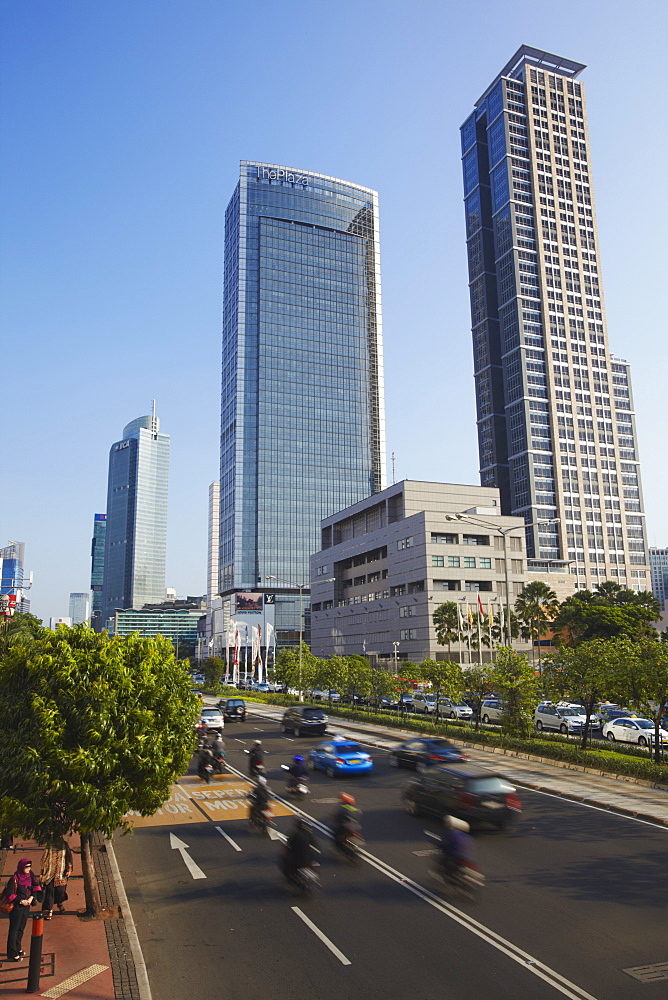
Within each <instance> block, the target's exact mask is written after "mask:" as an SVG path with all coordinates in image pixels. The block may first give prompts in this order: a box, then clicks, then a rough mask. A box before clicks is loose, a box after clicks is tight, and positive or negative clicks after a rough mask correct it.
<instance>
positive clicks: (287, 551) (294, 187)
mask: <svg viewBox="0 0 668 1000" xmlns="http://www.w3.org/2000/svg"><path fill="white" fill-rule="evenodd" d="M384 433H385V431H384V402H383V357H382V334H381V299H380V263H379V237H378V198H377V195H376V193H375V192H374V191H371V190H369V189H368V188H364V187H360V186H358V185H356V184H350V183H348V182H346V181H342V180H337V179H336V178H334V177H327V176H325V175H323V174H316V173H311V172H309V171H303V170H294V169H292V168H289V167H282V166H276V165H275V164H266V163H255V162H248V161H243V162H242V163H241V171H240V179H239V184H238V186H237V188H236V190H235V192H234V194H233V196H232V198H231V200H230V203H229V205H228V208H227V213H226V219H225V275H224V308H223V361H222V400H221V444H220V567H219V583H220V592H221V593H222V594H226V593H228V594H229V593H232V592H233V591H238V590H267V591H272V592H276V593H277V594H278V596H277V600H276V629H277V637H278V639H279V643H280V642H282V641H290V640H291V639H292V638H294V636H290V637H288V636H287V634H285V633H286V632H287V631H289V632H294V630H296V629H297V628H298V611H296V608H297V604H298V602H297V601H296V600H295V598H294V588H290V587H284V583H276V582H275V581H272V580H270V579H268V578H269V577H270V576H275V577H277V578H279V580H281V581H287V583H288V584H290V583H294V584H307V583H308V582H309V578H308V571H309V556H310V554H311V553H312V552H314V551H316V550H317V549H318V548H319V547H320V540H319V526H320V520H321V518H323V517H326V516H327V515H328V514H332V513H334V512H335V511H337V510H341V509H342V508H344V507H347V506H349V505H350V504H352V503H355V502H356V501H358V500H362V499H363V498H365V497H367V496H369V495H370V494H371V493H375V492H377V491H379V490H380V489H382V488H383V487H384V485H385V464H384V463H385V458H384V451H385V441H384ZM283 588H284V589H285V593H284V594H283V595H280V593H279V592H280V590H281V589H283ZM291 591H292V594H291V593H290V592H291ZM282 633H283V634H282Z"/></svg>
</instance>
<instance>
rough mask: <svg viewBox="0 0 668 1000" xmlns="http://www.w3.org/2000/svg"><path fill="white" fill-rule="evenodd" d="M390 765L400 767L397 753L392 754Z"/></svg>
mask: <svg viewBox="0 0 668 1000" xmlns="http://www.w3.org/2000/svg"><path fill="white" fill-rule="evenodd" d="M390 767H399V758H398V757H397V756H396V754H393V753H391V754H390Z"/></svg>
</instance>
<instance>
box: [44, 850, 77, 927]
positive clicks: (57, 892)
mask: <svg viewBox="0 0 668 1000" xmlns="http://www.w3.org/2000/svg"><path fill="white" fill-rule="evenodd" d="M73 868H74V863H73V858H72V851H71V850H70V846H69V844H68V843H67V842H66V841H65V840H62V839H61V840H60V841H59V842H58V843H56V844H52V845H51V846H49V847H47V848H45V850H44V853H43V854H42V861H41V871H40V881H41V883H42V889H43V891H44V895H43V897H42V913H43V914H44V919H45V920H50V919H51V917H52V916H53V905H54V903H55V904H56V906H57V907H58V909H59V911H60V912H61V913H64V912H65V908H64V906H63V903H64V902H65V900H66V899H67V880H68V878H69V877H70V875H71V874H72V869H73Z"/></svg>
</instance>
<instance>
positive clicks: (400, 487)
mask: <svg viewBox="0 0 668 1000" xmlns="http://www.w3.org/2000/svg"><path fill="white" fill-rule="evenodd" d="M524 536H525V525H524V521H523V519H522V518H520V517H505V516H502V515H501V505H500V497H499V491H498V489H496V488H493V487H482V486H457V485H448V484H443V483H422V482H413V481H410V480H405V481H404V482H400V483H395V484H394V485H393V486H390V487H389V488H388V489H386V490H383V491H382V492H380V493H376V494H374V495H373V496H370V497H368V498H367V499H366V500H362V501H361V502H360V503H356V504H353V505H352V506H351V507H347V508H346V509H345V510H342V511H339V513H337V514H334V515H332V516H331V517H327V518H325V519H324V520H322V521H321V539H322V547H321V550H320V551H319V552H317V553H316V554H315V555H313V556H312V557H311V614H310V618H311V621H310V638H311V649H312V651H313V653H314V654H315V655H316V656H332V655H335V654H339V655H345V656H347V655H350V654H353V653H358V654H363V655H367V656H368V657H369V658H370V659H371V660H372V662H373V661H388V660H393V659H395V658H396V659H397V661H399V660H410V661H412V662H413V663H419V662H421V661H422V660H424V659H433V660H442V659H448V658H452V659H456V660H460V661H461V662H463V663H465V662H468V660H469V650H468V645H467V643H466V641H464V642H461V643H460V642H459V641H455V642H453V643H452V644H451V648H450V651H448V648H447V646H441V645H439V644H438V642H437V641H436V630H435V627H434V622H433V617H432V616H433V612H434V609H435V608H437V607H438V606H439V605H440V604H443V603H444V602H446V601H453V602H455V603H457V604H458V605H459V606H460V609H461V614H462V618H463V620H465V621H466V620H468V619H469V613H470V615H471V616H473V615H475V614H476V613H477V612H478V611H479V610H480V609H481V610H482V611H483V612H484V616H485V619H484V620H485V625H484V626H483V634H484V630H485V628H486V627H487V622H488V615H489V613H490V611H491V614H492V619H493V622H496V623H497V626H498V623H499V622H500V620H501V618H502V612H501V608H502V606H503V608H504V612H503V615H504V617H505V616H506V615H507V612H506V610H505V609H506V608H507V605H508V603H510V605H511V606H512V605H513V604H514V602H515V598H516V597H517V596H518V594H520V593H521V591H522V590H523V588H524V586H525V585H526V583H527V563H526V552H525V537H524ZM506 584H507V585H508V591H509V592H507V589H506ZM488 631H489V630H488ZM492 632H493V630H492ZM523 648H524V647H523ZM489 656H490V652H489V647H487V646H485V645H484V644H483V647H482V658H483V660H488V659H489ZM472 658H473V661H474V662H475V661H476V660H477V659H478V653H477V652H476V651H475V650H474V652H473V656H472Z"/></svg>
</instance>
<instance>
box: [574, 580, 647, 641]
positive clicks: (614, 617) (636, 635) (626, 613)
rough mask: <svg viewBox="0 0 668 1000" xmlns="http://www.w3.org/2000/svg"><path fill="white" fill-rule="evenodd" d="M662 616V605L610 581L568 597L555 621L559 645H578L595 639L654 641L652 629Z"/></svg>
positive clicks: (645, 594)
mask: <svg viewBox="0 0 668 1000" xmlns="http://www.w3.org/2000/svg"><path fill="white" fill-rule="evenodd" d="M660 615H661V611H660V608H659V604H658V601H657V600H656V598H654V597H653V596H652V595H651V594H648V593H646V592H641V593H636V592H635V591H632V590H626V589H625V588H623V587H620V586H619V584H618V583H615V582H614V581H612V580H608V581H606V582H605V583H602V584H599V586H598V587H597V588H596V590H595V591H594V592H593V593H592V592H591V591H589V590H580V591H578V592H577V593H576V594H573V595H572V596H571V597H567V598H566V600H565V601H564V602H563V603H562V604H561V607H560V609H559V613H558V615H557V617H556V618H555V620H554V630H555V633H556V634H558V636H559V641H560V642H561V643H565V644H567V645H577V644H578V643H580V642H588V641H590V640H592V639H614V638H618V637H619V638H628V639H643V638H644V639H654V638H656V631H655V630H654V628H653V627H652V623H653V622H655V621H656V620H657V619H658V618H659V617H660Z"/></svg>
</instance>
